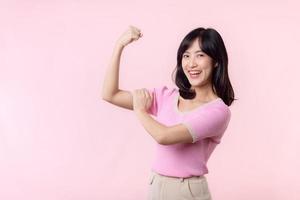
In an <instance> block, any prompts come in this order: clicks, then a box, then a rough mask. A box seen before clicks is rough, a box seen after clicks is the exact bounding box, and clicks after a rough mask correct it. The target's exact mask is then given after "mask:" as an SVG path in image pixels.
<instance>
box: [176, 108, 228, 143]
mask: <svg viewBox="0 0 300 200" xmlns="http://www.w3.org/2000/svg"><path fill="white" fill-rule="evenodd" d="M230 118H231V112H230V109H229V108H228V107H224V108H223V107H213V108H210V109H207V110H203V112H201V113H197V114H196V115H195V116H193V117H191V118H187V119H185V120H183V122H182V124H184V125H185V126H186V127H187V129H188V130H189V132H190V134H191V135H192V137H193V142H192V143H195V142H197V141H199V140H202V139H204V138H209V137H215V136H221V135H222V134H223V133H224V132H225V130H226V128H227V126H228V124H229V121H230Z"/></svg>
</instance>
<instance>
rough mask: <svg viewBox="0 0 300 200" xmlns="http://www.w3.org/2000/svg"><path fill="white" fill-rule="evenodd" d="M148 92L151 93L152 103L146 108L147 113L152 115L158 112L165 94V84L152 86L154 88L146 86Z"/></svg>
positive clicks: (166, 88)
mask: <svg viewBox="0 0 300 200" xmlns="http://www.w3.org/2000/svg"><path fill="white" fill-rule="evenodd" d="M147 90H148V92H149V93H150V94H152V97H153V99H152V104H151V106H150V108H149V109H148V113H149V114H151V115H154V116H157V114H158V113H159V111H160V109H161V107H162V104H163V101H164V97H165V96H166V93H167V90H168V87H167V86H161V87H154V88H148V89H147Z"/></svg>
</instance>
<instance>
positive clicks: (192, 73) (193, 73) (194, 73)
mask: <svg viewBox="0 0 300 200" xmlns="http://www.w3.org/2000/svg"><path fill="white" fill-rule="evenodd" d="M189 73H190V74H191V75H196V74H200V72H189Z"/></svg>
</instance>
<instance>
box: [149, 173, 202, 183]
mask: <svg viewBox="0 0 300 200" xmlns="http://www.w3.org/2000/svg"><path fill="white" fill-rule="evenodd" d="M151 173H152V175H154V176H157V177H158V178H162V179H170V180H180V181H184V180H186V179H188V180H199V179H206V177H205V176H204V175H200V176H190V177H176V176H166V175H163V174H159V173H157V172H155V171H151Z"/></svg>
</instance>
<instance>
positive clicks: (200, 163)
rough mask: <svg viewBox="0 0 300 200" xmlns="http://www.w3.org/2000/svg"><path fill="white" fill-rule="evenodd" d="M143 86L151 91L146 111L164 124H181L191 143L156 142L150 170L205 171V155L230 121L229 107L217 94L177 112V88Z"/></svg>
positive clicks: (182, 173)
mask: <svg viewBox="0 0 300 200" xmlns="http://www.w3.org/2000/svg"><path fill="white" fill-rule="evenodd" d="M147 90H148V91H149V92H150V93H152V95H153V102H152V105H151V107H150V108H149V110H148V113H149V114H151V115H153V116H154V117H155V118H156V120H157V121H159V122H160V123H162V124H164V125H166V126H173V125H176V124H180V123H181V124H183V125H185V126H186V127H187V129H188V130H189V133H190V134H191V136H192V137H193V143H178V144H173V145H160V144H156V152H155V156H154V160H153V162H152V167H151V169H152V171H155V172H157V173H159V174H162V175H166V176H175V177H190V176H200V175H204V174H207V173H208V169H207V166H206V164H207V161H208V158H209V157H210V155H211V153H212V152H213V150H214V149H215V147H216V145H217V144H219V143H220V141H221V138H222V136H223V134H224V132H225V130H226V128H227V126H228V124H229V121H230V117H231V112H230V109H229V107H228V106H227V105H226V104H225V103H224V102H223V100H222V99H221V98H218V99H215V100H213V101H211V102H209V103H206V104H204V105H201V106H199V107H197V108H195V109H193V110H191V111H186V112H181V111H179V110H178V107H177V103H178V98H179V91H178V89H177V88H168V87H167V86H161V87H155V88H152V89H147Z"/></svg>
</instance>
